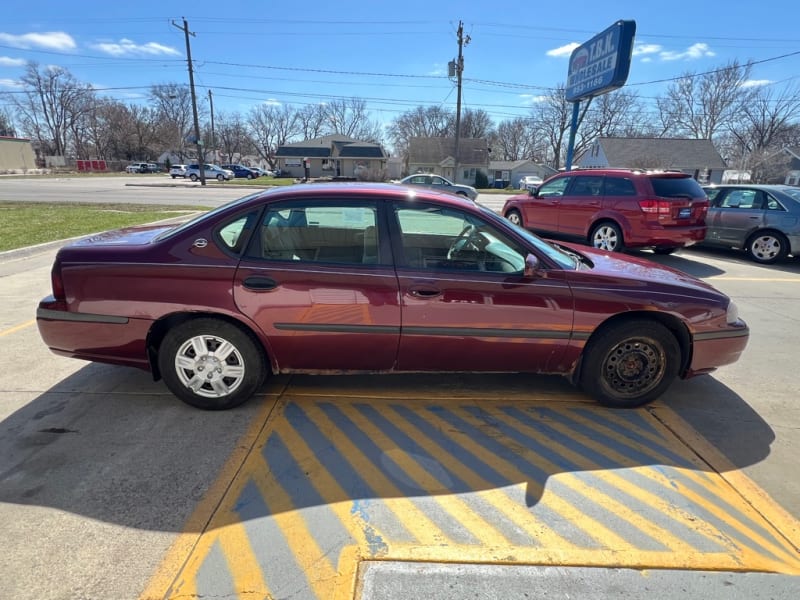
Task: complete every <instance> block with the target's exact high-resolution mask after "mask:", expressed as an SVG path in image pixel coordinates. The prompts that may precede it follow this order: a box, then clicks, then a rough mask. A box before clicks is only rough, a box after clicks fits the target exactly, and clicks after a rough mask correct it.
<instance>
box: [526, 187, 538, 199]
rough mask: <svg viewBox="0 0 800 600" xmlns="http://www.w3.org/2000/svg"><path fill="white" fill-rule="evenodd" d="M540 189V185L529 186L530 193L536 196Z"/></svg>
mask: <svg viewBox="0 0 800 600" xmlns="http://www.w3.org/2000/svg"><path fill="white" fill-rule="evenodd" d="M538 191H539V186H538V185H534V186H533V187H529V188H528V195H530V196H534V197H535V196H536V192H538Z"/></svg>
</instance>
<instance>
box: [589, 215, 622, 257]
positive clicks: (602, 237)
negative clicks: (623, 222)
mask: <svg viewBox="0 0 800 600" xmlns="http://www.w3.org/2000/svg"><path fill="white" fill-rule="evenodd" d="M589 245H590V246H593V247H595V248H599V249H601V250H608V251H609V252H622V251H623V250H625V240H624V239H623V238H622V230H621V229H620V228H619V225H617V224H616V223H614V222H612V221H603V222H602V223H598V224H597V225H595V226H594V227H592V232H591V233H590V234H589Z"/></svg>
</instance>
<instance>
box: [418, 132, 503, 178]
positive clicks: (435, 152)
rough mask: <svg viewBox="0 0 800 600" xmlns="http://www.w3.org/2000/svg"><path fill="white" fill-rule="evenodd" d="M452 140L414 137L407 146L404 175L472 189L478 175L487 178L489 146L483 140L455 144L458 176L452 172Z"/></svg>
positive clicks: (470, 139) (454, 141)
mask: <svg viewBox="0 0 800 600" xmlns="http://www.w3.org/2000/svg"><path fill="white" fill-rule="evenodd" d="M455 146H456V140H455V138H452V137H414V138H411V139H410V140H409V143H408V173H409V174H413V173H435V174H436V175H441V176H442V177H444V178H445V179H449V180H450V181H452V182H453V183H461V184H465V185H475V177H476V175H477V173H478V172H482V173H483V174H484V175H486V176H487V177H488V171H489V143H488V142H487V141H486V139H485V138H464V139H459V140H458V173H453V170H454V168H455V163H456V161H455V157H454V154H455Z"/></svg>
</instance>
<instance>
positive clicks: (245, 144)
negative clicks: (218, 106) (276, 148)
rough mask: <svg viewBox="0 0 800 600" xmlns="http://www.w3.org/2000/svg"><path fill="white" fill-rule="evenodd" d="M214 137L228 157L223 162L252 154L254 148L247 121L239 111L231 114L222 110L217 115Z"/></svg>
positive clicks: (224, 154) (223, 154)
mask: <svg viewBox="0 0 800 600" xmlns="http://www.w3.org/2000/svg"><path fill="white" fill-rule="evenodd" d="M214 137H215V138H216V145H217V147H219V148H220V149H221V150H222V156H223V157H225V159H226V160H224V161H223V160H221V162H233V161H238V160H240V159H241V157H242V155H244V154H250V153H251V152H252V150H253V143H252V141H251V138H250V135H249V132H248V126H247V123H246V122H245V120H244V118H243V117H242V115H241V114H239V113H237V112H234V113H230V114H228V113H224V112H221V113H219V114H218V115H217V117H216V119H215V127H214ZM209 147H210V146H209Z"/></svg>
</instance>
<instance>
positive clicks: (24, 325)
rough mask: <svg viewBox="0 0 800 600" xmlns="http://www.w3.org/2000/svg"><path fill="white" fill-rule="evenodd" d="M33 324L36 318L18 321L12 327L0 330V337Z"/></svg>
mask: <svg viewBox="0 0 800 600" xmlns="http://www.w3.org/2000/svg"><path fill="white" fill-rule="evenodd" d="M35 324H36V319H31V320H30V321H26V322H25V323H20V324H19V325H15V326H14V327H11V328H10V329H6V330H4V331H0V337H3V336H6V335H11V334H12V333H16V332H18V331H22V330H23V329H26V328H28V327H30V326H31V325H35Z"/></svg>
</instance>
